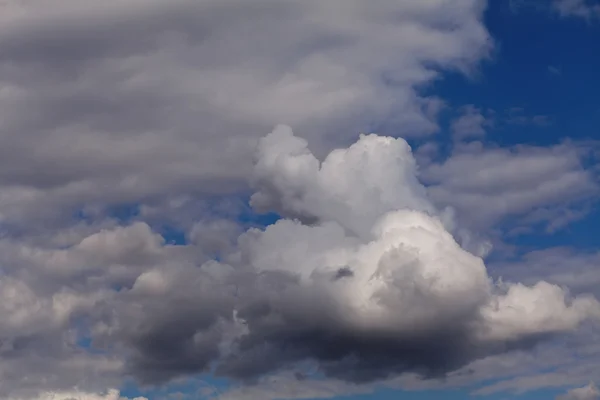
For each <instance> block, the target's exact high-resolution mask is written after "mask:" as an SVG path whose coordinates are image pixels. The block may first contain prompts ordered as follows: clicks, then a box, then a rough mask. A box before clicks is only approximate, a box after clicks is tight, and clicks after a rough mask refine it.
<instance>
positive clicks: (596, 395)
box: [556, 382, 600, 400]
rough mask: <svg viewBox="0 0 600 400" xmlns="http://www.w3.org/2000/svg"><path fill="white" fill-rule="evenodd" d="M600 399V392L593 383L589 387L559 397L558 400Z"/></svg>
mask: <svg viewBox="0 0 600 400" xmlns="http://www.w3.org/2000/svg"><path fill="white" fill-rule="evenodd" d="M597 399H600V390H598V387H596V385H595V384H594V383H592V382H590V383H589V384H588V385H587V386H584V387H580V388H575V389H571V390H569V391H568V392H567V393H566V394H564V395H561V396H557V397H556V400H597Z"/></svg>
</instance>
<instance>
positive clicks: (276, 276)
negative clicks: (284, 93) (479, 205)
mask: <svg viewBox="0 0 600 400" xmlns="http://www.w3.org/2000/svg"><path fill="white" fill-rule="evenodd" d="M302 145H303V143H302V142H301V141H298V140H297V139H296V138H295V137H293V136H292V134H291V133H290V132H289V131H288V130H285V129H284V128H281V127H280V128H278V129H277V130H275V132H274V133H272V134H271V135H269V136H267V137H266V138H265V139H264V141H263V142H262V144H261V145H259V159H258V162H257V171H258V173H259V174H260V175H261V176H262V177H265V176H271V177H272V181H271V183H272V185H271V186H270V188H271V189H272V188H274V187H275V188H278V187H277V184H278V182H279V183H285V187H283V189H282V190H279V191H278V192H276V193H277V195H278V196H279V198H278V202H275V204H282V203H283V204H286V203H289V204H290V205H294V207H295V208H294V210H302V211H303V212H304V213H306V212H310V215H311V216H312V217H314V219H313V220H312V222H311V224H310V225H305V224H302V223H300V222H294V221H292V220H281V221H279V222H278V223H276V224H275V225H272V226H269V227H267V229H266V230H265V231H264V232H259V231H254V232H252V231H251V232H248V233H247V234H246V235H244V236H243V237H242V241H241V249H242V250H241V255H240V256H241V257H242V259H245V260H247V262H248V263H249V264H250V265H252V266H253V268H254V269H255V270H257V271H260V272H261V275H263V276H264V278H261V280H260V281H259V282H257V284H258V285H260V286H259V290H255V292H257V293H264V294H265V295H264V296H259V299H260V300H259V304H261V306H260V307H259V306H258V305H256V306H255V305H253V302H254V301H257V300H254V301H249V302H244V303H243V306H242V308H240V309H239V312H238V314H237V315H238V317H239V318H241V319H243V320H244V321H245V322H246V327H247V329H248V331H247V333H246V334H244V335H243V336H242V337H241V338H240V352H237V353H234V354H231V355H230V357H228V358H227V359H225V360H224V364H223V365H222V366H221V368H220V372H221V373H225V374H229V375H233V376H238V377H241V378H248V377H251V376H253V375H254V374H256V372H257V371H256V369H257V368H256V360H257V359H260V360H261V367H262V368H265V369H266V370H269V369H273V368H280V367H282V366H283V365H284V364H282V361H283V360H285V361H287V362H288V363H293V362H299V361H302V360H304V359H316V360H319V361H320V362H321V363H322V368H323V371H324V372H325V373H326V374H328V375H329V376H333V377H338V378H342V379H349V380H355V381H364V380H367V381H368V380H371V379H376V378H385V377H387V376H389V375H390V374H391V373H393V372H395V373H402V372H407V371H418V372H424V373H426V374H434V375H435V374H437V373H444V372H447V371H449V370H452V369H454V368H457V367H459V366H461V365H462V364H464V363H466V362H468V361H469V360H470V359H471V358H477V357H479V356H482V354H478V350H482V349H483V350H484V354H485V352H486V351H490V352H493V351H494V348H495V346H497V345H501V348H503V349H506V348H509V347H510V346H517V347H518V346H520V343H521V341H522V340H524V339H525V338H534V337H539V336H540V335H541V336H543V335H545V334H552V333H554V332H564V331H568V330H570V329H572V328H573V327H575V326H577V325H578V324H579V323H580V322H581V321H582V320H583V319H585V318H587V316H592V315H595V314H596V312H597V308H596V307H597V302H596V301H595V300H594V299H592V298H589V297H581V298H577V299H572V300H566V298H565V292H563V290H562V289H561V288H559V287H558V286H554V285H551V284H547V283H545V282H540V283H537V284H535V285H534V286H530V287H527V286H523V285H520V284H508V285H506V286H495V285H493V284H492V283H491V282H490V280H489V278H488V276H487V273H486V270H485V267H484V265H483V263H482V261H481V259H479V258H477V257H475V256H473V255H471V254H469V253H467V252H466V251H464V250H462V249H461V248H460V247H459V246H458V245H457V244H456V242H455V241H454V239H453V237H452V236H451V235H450V234H449V233H448V232H447V231H446V229H445V227H444V224H443V223H442V222H441V220H440V219H439V218H438V217H436V213H435V211H434V210H432V209H430V208H429V209H428V206H427V204H428V201H427V198H426V197H423V198H422V201H421V203H420V204H421V206H420V208H417V209H414V208H411V207H410V206H409V205H410V204H411V202H412V199H414V198H415V196H416V197H419V196H423V195H424V194H425V192H424V190H423V188H422V186H421V187H419V186H418V183H416V182H415V187H414V188H415V189H416V190H415V191H414V192H412V186H411V185H406V184H405V183H404V182H405V181H406V179H405V178H404V176H405V174H408V173H409V172H410V171H411V168H412V167H411V165H413V160H412V157H411V156H410V153H408V152H407V149H408V148H407V146H406V144H405V143H404V141H403V140H402V139H391V138H382V137H377V136H373V135H371V136H362V137H361V138H360V139H359V141H358V142H357V143H356V144H355V145H353V146H351V147H350V148H349V149H348V150H339V151H335V152H333V153H331V154H330V155H329V156H328V157H327V158H325V160H324V161H323V162H322V164H319V163H318V162H317V161H316V160H315V159H314V158H313V157H311V155H310V153H308V152H307V151H306V149H305V147H303V146H302ZM266 148H268V149H270V151H265V149H266ZM358 149H361V151H360V153H359V154H362V157H361V160H362V162H363V163H364V164H362V168H361V170H362V171H373V170H376V171H379V172H381V175H380V176H376V175H373V176H371V177H370V179H365V180H364V181H363V182H364V184H365V185H368V186H369V187H370V188H371V191H372V192H373V193H381V194H380V195H379V196H378V197H375V198H372V199H371V200H370V201H368V202H362V203H361V202H360V201H357V199H356V198H355V197H354V196H352V195H347V193H345V192H341V193H340V194H339V195H337V196H334V199H335V200H336V201H337V202H339V203H338V206H337V207H330V205H329V204H328V201H315V200H314V199H319V200H321V199H326V200H327V199H328V198H329V197H330V196H331V195H330V194H329V193H321V192H323V191H326V192H331V193H337V191H338V188H337V187H336V186H335V185H333V184H329V185H325V184H320V182H321V179H323V178H321V175H320V174H323V176H328V175H334V176H337V177H339V181H338V182H340V187H341V188H352V189H353V190H354V189H355V188H357V186H356V185H354V184H346V182H345V178H344V174H345V173H347V171H348V168H345V166H346V164H345V161H346V159H348V160H352V159H354V157H353V153H354V152H355V151H358ZM367 149H371V150H372V151H375V150H374V149H378V152H381V153H382V154H388V155H387V156H383V157H372V158H369V157H368V154H369V150H367ZM387 157H389V159H391V160H395V161H396V166H395V168H389V167H388V168H380V169H374V167H375V166H377V165H379V162H380V161H383V165H387V164H385V160H386V159H387ZM269 160H276V161H277V162H269ZM333 160H335V162H334V161H333ZM333 166H336V167H338V168H339V169H337V170H336V171H337V173H334V171H333V170H332V171H328V169H329V168H333ZM265 169H268V170H269V171H270V172H271V173H270V174H267V173H266V171H265ZM388 174H393V175H388ZM352 176H356V174H355V173H353V174H352ZM390 177H391V178H390ZM394 177H395V178H394ZM388 178H390V179H388ZM306 182H316V183H317V184H316V185H315V186H314V187H310V188H307V187H306V186H303V185H304V184H303V183H306ZM263 185H266V183H265V182H263ZM379 185H381V186H379ZM390 185H392V186H390ZM267 186H268V185H267ZM395 188H396V190H394V189H395ZM279 189H281V187H279ZM383 189H385V190H383ZM400 189H402V191H399V190H400ZM311 191H314V192H311ZM357 192H360V191H357ZM259 193H260V192H259ZM290 193H291V194H293V196H290ZM342 193H344V194H346V195H341V194H342ZM386 193H397V196H396V197H394V196H390V195H387V194H386ZM271 194H272V195H273V192H272V193H271ZM358 199H359V200H360V197H358ZM388 199H393V200H392V203H391V204H396V205H397V207H396V209H391V210H389V211H388V210H387V209H386V201H387V200H388ZM344 207H352V209H353V210H354V211H355V213H356V214H357V215H361V216H363V215H365V216H369V215H370V213H371V210H382V211H380V216H379V218H375V219H371V220H369V219H365V220H363V221H361V222H363V223H362V224H357V226H360V227H361V229H360V230H357V231H358V232H360V234H358V235H357V234H354V233H353V232H354V231H353V230H346V229H347V227H346V226H344V224H345V223H346V219H345V215H344V214H343V213H341V214H337V213H334V212H331V211H330V210H331V209H333V210H336V211H337V210H343V209H344ZM284 209H285V208H284ZM363 210H364V211H363ZM340 215H341V216H342V218H341V219H338V218H339V217H338V216H340ZM367 221H370V222H371V229H370V231H367V230H365V229H364V227H365V226H368V225H366V223H367ZM288 243H293V244H294V245H293V246H289V245H287V244H288ZM441 253H443V254H444V255H443V256H442V255H441ZM442 259H443V260H445V261H444V267H443V268H442V267H441V264H440V262H441V260H442ZM340 269H344V270H350V271H352V275H348V276H346V277H344V278H341V279H336V277H337V276H338V274H337V273H338V271H339V270H340ZM267 277H268V278H267ZM275 288H277V289H275ZM270 290H276V293H277V294H276V298H277V303H272V300H269V299H270V298H271V296H270V295H268V294H267V293H269V291H270ZM273 296H275V294H273ZM261 297H262V298H261ZM392 310H393V311H392ZM398 310H402V312H400V313H398ZM440 335H441V336H440ZM265 337H269V338H270V339H269V340H267V341H266V342H265ZM474 342H475V343H479V345H476V346H473V343H474ZM434 349H435V350H434ZM270 364H271V365H270Z"/></svg>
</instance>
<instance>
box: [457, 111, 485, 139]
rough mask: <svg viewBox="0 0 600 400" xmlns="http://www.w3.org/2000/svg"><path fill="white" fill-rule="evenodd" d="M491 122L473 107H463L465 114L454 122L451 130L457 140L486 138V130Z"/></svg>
mask: <svg viewBox="0 0 600 400" xmlns="http://www.w3.org/2000/svg"><path fill="white" fill-rule="evenodd" d="M489 124H490V121H489V120H488V119H486V117H485V116H484V115H483V114H482V113H481V110H479V109H477V108H475V107H474V106H473V105H467V106H465V107H463V114H462V115H461V116H460V117H458V118H457V119H455V120H454V121H452V124H451V130H452V133H453V134H454V137H455V138H456V139H465V138H472V137H475V138H477V137H483V136H485V128H486V126H487V125H489Z"/></svg>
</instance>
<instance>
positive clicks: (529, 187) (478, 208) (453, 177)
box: [421, 142, 599, 231]
mask: <svg viewBox="0 0 600 400" xmlns="http://www.w3.org/2000/svg"><path fill="white" fill-rule="evenodd" d="M588 155H589V147H587V146H585V145H579V144H577V143H573V142H565V143H562V144H558V145H555V146H551V147H538V146H528V145H518V146H514V147H513V148H500V147H494V146H489V145H484V144H483V143H481V142H472V143H470V144H466V145H462V146H460V147H456V148H455V150H454V152H453V153H452V154H451V155H450V156H449V157H448V158H447V159H446V160H443V161H441V162H437V163H431V164H429V165H427V166H426V167H425V168H424V169H423V170H422V171H421V177H422V179H423V180H424V182H426V183H427V185H428V191H429V194H430V196H431V198H432V199H433V200H434V202H435V203H437V204H444V205H450V206H452V207H453V208H454V209H455V210H456V213H457V215H458V217H457V218H458V219H459V220H460V221H461V222H462V223H463V224H465V225H466V226H468V227H470V228H471V229H473V230H475V231H485V230H486V229H488V228H489V227H491V226H494V224H496V223H497V222H498V221H500V220H501V219H503V218H505V217H509V216H510V217H523V216H526V215H528V214H529V213H532V212H537V214H536V215H535V217H536V218H537V220H538V222H543V221H547V223H548V224H549V225H548V226H551V225H552V226H556V224H555V221H554V218H555V217H559V216H560V215H561V214H563V211H564V209H565V207H567V208H569V207H568V205H569V204H573V203H575V204H577V202H581V201H586V200H590V199H593V198H596V196H597V195H598V191H599V187H598V183H597V179H596V175H595V172H594V171H593V170H592V169H587V168H585V167H584V160H585V159H586V157H587V156H588ZM558 206H560V207H559V208H557V207H558ZM540 210H546V213H540Z"/></svg>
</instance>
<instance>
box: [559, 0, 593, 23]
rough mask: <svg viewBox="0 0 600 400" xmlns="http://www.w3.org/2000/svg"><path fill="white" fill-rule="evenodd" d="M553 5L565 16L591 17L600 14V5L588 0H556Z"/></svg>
mask: <svg viewBox="0 0 600 400" xmlns="http://www.w3.org/2000/svg"><path fill="white" fill-rule="evenodd" d="M552 7H553V9H554V10H555V11H556V12H558V13H559V14H560V15H561V16H563V17H571V16H574V17H582V18H585V19H590V18H592V17H597V16H600V5H598V4H594V2H593V1H588V0H554V1H553V2H552Z"/></svg>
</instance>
